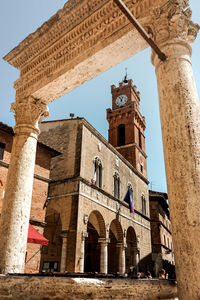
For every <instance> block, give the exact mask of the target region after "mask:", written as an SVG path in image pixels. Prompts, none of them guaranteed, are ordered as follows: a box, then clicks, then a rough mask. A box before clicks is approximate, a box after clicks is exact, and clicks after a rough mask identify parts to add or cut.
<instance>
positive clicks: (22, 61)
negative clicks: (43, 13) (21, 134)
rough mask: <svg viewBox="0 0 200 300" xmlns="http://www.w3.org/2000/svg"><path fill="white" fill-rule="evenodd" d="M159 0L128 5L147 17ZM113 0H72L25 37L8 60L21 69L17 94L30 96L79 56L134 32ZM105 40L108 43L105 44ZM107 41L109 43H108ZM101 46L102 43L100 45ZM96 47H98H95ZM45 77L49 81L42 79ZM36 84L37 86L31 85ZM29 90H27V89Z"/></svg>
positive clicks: (132, 0) (133, 1) (136, 0)
mask: <svg viewBox="0 0 200 300" xmlns="http://www.w3.org/2000/svg"><path fill="white" fill-rule="evenodd" d="M155 1H156V2H159V1H158V0H154V1H153V0H142V1H141V0H125V3H126V5H127V6H128V7H129V9H130V10H131V11H132V13H133V14H134V15H135V16H136V17H137V18H139V17H143V16H145V15H146V14H147V13H148V12H149V9H150V7H152V5H155ZM127 24H129V21H128V20H127V18H126V17H125V16H124V15H123V14H122V12H121V11H120V10H119V9H118V7H117V6H116V5H115V4H114V2H113V1H108V0H101V1H100V0H99V1H97V0H87V1H86V0H85V1H69V2H67V4H66V6H64V8H63V9H62V10H60V11H58V13H57V14H56V15H54V16H53V17H52V18H51V19H50V20H49V21H48V22H46V23H45V24H44V25H43V26H42V27H41V28H39V29H38V30H37V31H36V32H35V33H33V34H31V35H30V36H29V37H28V38H27V39H25V40H24V41H23V42H22V43H21V44H20V45H19V46H18V47H17V48H15V49H14V50H13V51H12V52H10V53H9V54H8V55H7V56H6V57H5V59H6V60H7V61H8V62H9V63H11V64H12V65H14V66H15V67H17V68H19V69H20V70H21V75H20V79H19V80H17V81H16V82H15V89H16V91H17V93H16V96H17V97H26V96H27V95H28V94H31V93H33V92H34V91H35V90H37V89H38V85H39V86H40V87H41V86H42V83H44V84H46V81H48V79H49V80H50V81H51V79H52V76H53V75H54V74H55V73H57V72H58V71H59V72H60V73H62V71H61V70H64V71H65V72H66V71H67V70H69V69H71V68H72V66H73V62H74V65H76V63H77V62H75V59H76V61H77V59H78V58H79V59H78V60H79V61H82V60H83V59H84V53H86V52H87V53H88V51H89V49H91V51H90V53H89V54H85V55H86V56H87V55H91V54H92V52H94V53H95V51H98V50H100V49H101V48H102V47H105V46H106V45H107V44H109V43H110V42H111V41H109V40H108V37H112V39H114V37H113V34H114V33H117V36H116V37H115V38H118V37H119V33H118V32H120V30H121V29H123V33H122V34H125V33H126V32H128V31H130V30H131V29H132V26H127V27H126V28H125V26H126V25H127ZM103 42H104V44H103ZM106 43H107V44H106ZM98 45H99V46H98ZM95 47H96V48H95ZM43 78H45V82H44V81H42V79H43ZM33 86H35V89H31V87H33ZM25 91H26V92H25Z"/></svg>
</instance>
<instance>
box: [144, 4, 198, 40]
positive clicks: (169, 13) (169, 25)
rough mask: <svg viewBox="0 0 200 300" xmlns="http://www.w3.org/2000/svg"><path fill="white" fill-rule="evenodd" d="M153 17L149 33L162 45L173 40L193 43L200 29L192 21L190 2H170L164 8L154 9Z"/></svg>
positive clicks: (152, 11)
mask: <svg viewBox="0 0 200 300" xmlns="http://www.w3.org/2000/svg"><path fill="white" fill-rule="evenodd" d="M151 16H152V24H151V25H150V27H149V33H151V34H152V35H153V38H154V40H155V42H156V43H158V44H160V45H161V44H165V43H166V42H168V41H172V40H183V41H186V42H189V43H191V42H193V41H194V40H195V38H196V36H197V33H198V30H199V28H200V27H199V25H198V24H194V23H193V22H192V21H191V16H192V11H191V9H190V8H189V1H188V0H169V1H168V2H167V3H166V4H165V5H163V6H162V7H159V8H158V7H156V8H154V9H152V10H151Z"/></svg>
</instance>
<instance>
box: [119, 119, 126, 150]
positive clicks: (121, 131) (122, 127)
mask: <svg viewBox="0 0 200 300" xmlns="http://www.w3.org/2000/svg"><path fill="white" fill-rule="evenodd" d="M123 145H125V125H124V124H121V125H119V126H118V146H123Z"/></svg>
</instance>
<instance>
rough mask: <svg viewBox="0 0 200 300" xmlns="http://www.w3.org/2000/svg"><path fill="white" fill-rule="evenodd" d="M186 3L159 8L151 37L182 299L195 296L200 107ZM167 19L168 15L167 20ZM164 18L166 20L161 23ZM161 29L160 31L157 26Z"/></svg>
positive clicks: (198, 291)
mask: <svg viewBox="0 0 200 300" xmlns="http://www.w3.org/2000/svg"><path fill="white" fill-rule="evenodd" d="M187 6H188V2H187V1H178V2H177V1H172V6H170V5H169V3H168V4H167V5H166V6H165V7H163V9H162V10H161V11H159V12H158V16H157V18H156V19H155V20H154V25H155V26H154V30H155V32H154V35H155V37H156V39H157V41H158V42H159V44H160V47H161V49H162V51H163V52H164V53H165V54H166V55H167V60H166V61H165V62H160V61H159V60H158V59H157V57H156V55H155V54H153V55H152V62H153V63H154V65H155V66H156V75H157V81H158V91H159V103H160V115H161V126H162V137H163V146H164V155H165V168H166V175H167V185H168V195H169V206H170V212H171V222H172V234H173V237H174V240H173V243H174V252H175V262H176V274H177V280H178V287H179V297H180V299H181V300H188V299H195V300H198V299H199V298H200V284H199V276H200V268H199V264H200V248H199V244H200V230H199V229H200V205H199V190H200V105H199V98H198V93H197V89H196V85H195V81H194V76H193V72H192V64H191V60H190V56H191V47H190V45H189V43H190V42H191V41H194V39H195V37H196V35H197V32H198V29H199V26H198V25H196V24H193V23H192V21H191V20H190V18H191V13H189V12H190V11H189V10H185V8H186V7H187ZM166 17H167V18H166ZM164 20H165V22H164ZM156 26H158V28H159V29H160V30H161V28H162V32H163V33H165V34H164V35H161V36H160V35H159V30H157V29H156Z"/></svg>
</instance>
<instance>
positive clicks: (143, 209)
mask: <svg viewBox="0 0 200 300" xmlns="http://www.w3.org/2000/svg"><path fill="white" fill-rule="evenodd" d="M141 199H142V213H143V214H144V215H146V213H147V212H146V199H145V196H144V194H142V197H141Z"/></svg>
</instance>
